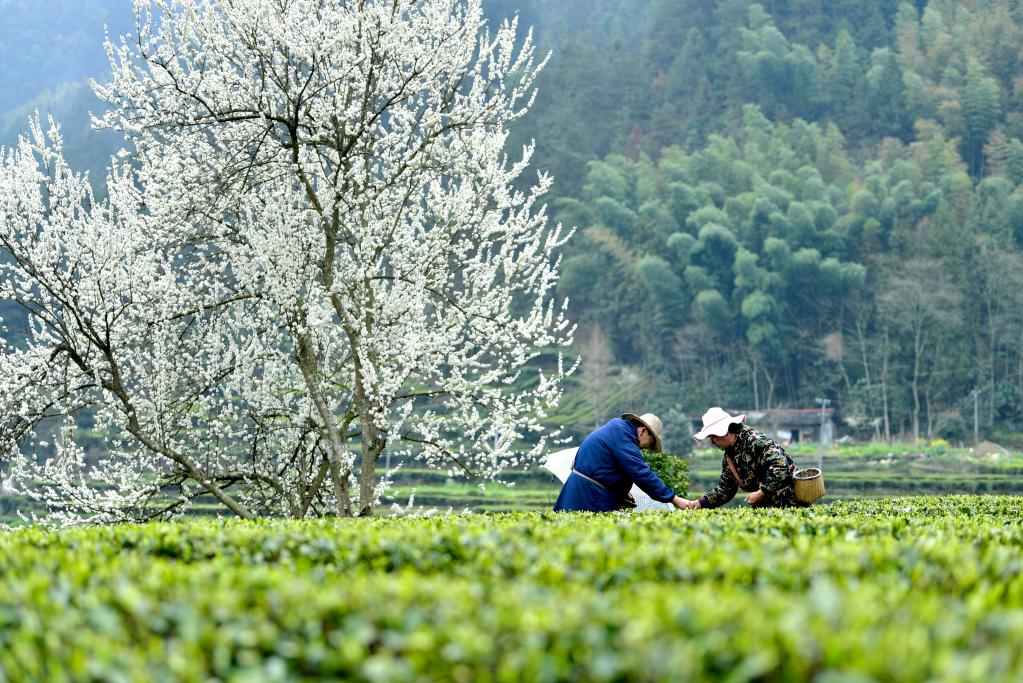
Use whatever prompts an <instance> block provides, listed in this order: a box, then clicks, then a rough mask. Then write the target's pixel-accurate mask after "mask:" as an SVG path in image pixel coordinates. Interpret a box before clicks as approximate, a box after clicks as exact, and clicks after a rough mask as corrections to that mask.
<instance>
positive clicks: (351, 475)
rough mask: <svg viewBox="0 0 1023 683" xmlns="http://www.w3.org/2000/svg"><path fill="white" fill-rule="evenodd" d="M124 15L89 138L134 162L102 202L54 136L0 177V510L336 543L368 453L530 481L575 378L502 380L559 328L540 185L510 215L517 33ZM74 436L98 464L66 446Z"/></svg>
mask: <svg viewBox="0 0 1023 683" xmlns="http://www.w3.org/2000/svg"><path fill="white" fill-rule="evenodd" d="M135 8H136V15H137V19H138V32H137V35H135V36H132V37H130V38H124V39H122V40H121V42H120V43H119V44H113V43H108V45H107V51H108V54H109V57H110V63H111V68H112V80H111V81H110V82H109V83H108V84H94V89H95V91H96V92H97V94H98V95H99V96H100V97H101V99H103V100H104V101H105V102H107V104H108V105H109V110H108V111H107V112H106V113H105V114H104V115H103V116H101V117H99V118H97V119H96V120H95V123H96V124H97V125H99V126H102V127H108V128H112V129H116V130H119V131H122V132H123V133H124V135H125V136H126V139H127V141H128V143H129V144H130V153H128V154H119V155H115V157H114V158H112V159H111V170H110V175H109V179H108V187H109V198H108V199H106V200H104V201H102V202H101V201H97V199H96V197H94V196H93V194H92V191H91V189H90V186H89V183H88V180H87V178H85V177H83V176H81V175H78V174H75V173H74V172H73V171H72V170H71V169H70V168H69V167H68V166H67V164H66V163H65V162H64V160H63V156H62V154H61V140H60V134H59V128H58V127H57V126H56V124H54V123H53V122H52V121H50V122H48V128H47V131H46V132H45V133H44V131H43V126H42V123H41V122H40V121H39V120H38V118H37V119H35V120H33V122H32V124H31V131H30V134H29V135H27V136H26V137H24V138H23V139H22V140H21V141H20V142H19V144H18V145H17V147H16V148H14V149H11V150H7V151H5V152H4V157H3V165H2V171H0V174H2V175H0V243H2V245H3V247H4V248H5V249H6V250H7V251H9V252H10V258H8V259H6V260H4V261H3V263H2V264H0V296H4V297H6V298H8V299H12V300H14V301H17V302H18V303H20V304H21V306H22V307H23V308H24V310H25V311H26V312H27V313H28V315H29V319H30V322H31V325H30V328H29V330H28V331H27V332H26V333H25V334H24V335H23V340H22V341H19V342H18V343H16V344H13V345H11V346H9V347H5V348H4V349H3V353H2V355H0V377H2V379H0V406H2V407H3V408H4V409H5V415H8V416H11V417H9V418H8V419H7V424H6V429H4V430H3V436H4V441H3V444H2V447H3V453H4V456H5V457H6V458H7V459H8V460H9V462H10V473H11V480H12V482H13V484H12V485H14V486H16V487H17V488H18V490H24V491H26V492H28V493H29V495H31V496H33V497H35V498H37V499H39V500H40V501H42V502H43V503H44V504H45V505H46V507H47V509H48V510H49V511H50V517H49V518H50V520H51V521H55V522H58V523H74V522H80V521H95V522H107V521H115V520H121V519H139V518H147V517H151V516H157V515H168V514H176V513H178V512H180V511H181V510H182V509H184V507H185V506H187V504H188V503H189V502H190V501H191V500H192V499H193V498H194V496H196V495H200V494H207V495H212V496H213V497H215V498H216V499H217V500H218V501H219V502H220V503H222V504H223V505H225V506H226V507H227V508H229V509H230V510H231V511H233V512H234V513H235V514H238V515H239V516H242V517H251V516H256V515H262V514H274V515H287V516H294V517H302V516H308V515H315V514H339V515H352V514H368V513H371V512H372V510H373V506H374V505H375V504H376V503H377V501H378V498H379V495H380V493H381V491H382V486H381V482H378V481H377V478H378V477H377V474H376V465H377V462H378V460H379V458H380V456H381V454H382V453H385V452H389V453H392V454H395V455H405V456H410V455H414V456H417V457H420V458H422V459H423V460H424V461H426V462H427V463H429V464H430V465H433V466H437V467H440V468H443V469H449V470H452V471H455V472H459V473H463V474H466V473H472V474H475V475H479V476H481V477H482V478H483V479H494V478H495V477H496V476H497V475H498V473H499V472H500V470H501V469H502V468H504V467H508V466H510V465H518V464H522V463H525V462H528V461H531V460H534V459H535V458H536V457H537V456H538V454H539V453H540V452H541V451H542V449H543V448H544V445H545V438H546V435H545V434H544V430H543V428H542V426H541V424H540V421H539V420H540V419H541V418H542V417H543V416H544V415H545V414H546V411H547V409H548V408H549V407H550V406H551V405H552V404H554V403H556V402H557V400H558V399H559V396H560V388H559V387H560V385H559V381H560V379H561V378H562V377H563V376H564V375H565V374H567V372H569V371H570V369H566V368H565V367H563V365H562V363H561V361H560V357H559V360H558V362H557V367H555V368H549V369H548V370H547V371H546V372H540V373H539V374H538V376H537V377H536V379H535V381H533V382H532V383H526V382H522V381H517V380H521V379H522V378H525V377H526V376H527V375H529V374H530V373H533V374H536V373H537V371H536V370H535V369H534V366H533V365H532V364H531V362H532V361H534V360H535V359H536V358H537V356H538V354H539V353H540V352H541V351H542V350H544V349H554V350H557V349H559V348H562V347H564V346H566V345H567V344H568V343H569V342H570V338H571V333H572V330H571V328H570V326H569V325H568V323H567V320H566V318H565V316H564V310H565V309H564V306H563V303H559V302H557V301H555V299H554V287H555V285H556V283H557V276H558V272H557V271H558V265H559V259H558V257H557V250H558V248H559V247H560V246H561V245H562V244H564V242H565V240H567V239H568V237H569V235H570V231H565V230H562V228H561V226H550V225H549V224H548V220H547V216H546V213H545V212H544V210H543V208H542V207H541V206H540V205H539V199H540V197H542V196H543V195H544V193H546V192H547V191H548V190H549V188H550V186H551V182H552V181H551V178H550V177H548V176H546V175H543V174H541V175H539V176H538V178H537V180H536V183H535V184H534V185H533V186H532V187H529V188H528V189H526V190H522V189H519V188H520V187H522V185H521V181H520V180H519V179H520V177H521V176H522V175H523V173H524V172H525V171H526V169H527V167H528V164H529V162H530V159H531V156H532V153H533V148H532V146H527V147H526V148H524V149H523V150H522V154H521V158H519V159H517V160H509V158H508V157H507V155H506V151H505V148H506V142H507V135H508V126H509V125H510V124H511V123H512V122H514V121H515V120H516V119H518V118H519V117H521V116H522V114H523V113H524V112H525V111H526V109H527V108H528V106H529V104H530V103H531V101H532V98H533V96H534V90H533V81H534V79H535V77H536V75H537V73H538V71H539V69H540V68H541V67H542V65H543V60H541V61H540V62H537V60H536V58H535V54H534V47H533V44H532V40H531V35H530V34H529V33H528V32H527V33H526V34H525V36H524V37H523V36H521V35H520V32H519V30H518V26H517V20H512V21H508V22H505V23H503V24H502V25H501V26H500V27H499V28H498V29H497V30H496V31H495V32H491V31H489V30H488V29H487V27H486V22H485V20H484V16H483V11H482V6H481V0H387V1H386V2H385V1H383V0H376V1H374V0H367V1H365V2H360V3H338V2H333V1H328V0H290V1H289V2H281V1H280V0H233V1H231V2H228V1H221V2H213V1H210V0H153V1H152V2H145V1H143V0H136V2H135ZM5 325H6V323H5ZM6 329H7V328H5V330H6ZM7 331H8V332H10V330H7ZM524 385H525V386H530V387H532V388H529V389H526V390H518V391H515V390H514V387H515V386H524ZM86 409H88V410H86ZM83 411H84V412H83ZM86 414H89V415H93V414H94V415H95V421H96V425H95V430H96V431H97V432H98V433H100V434H102V435H103V437H104V439H105V444H106V450H105V452H104V453H103V455H102V456H101V458H100V459H99V462H98V464H96V465H94V466H89V464H88V463H89V462H91V461H90V459H89V458H88V457H87V454H85V453H84V452H83V451H82V449H81V447H80V445H78V444H76V443H75V442H74V436H75V434H76V432H77V431H78V430H76V428H75V424H74V422H69V420H72V421H73V420H74V419H76V418H75V416H81V415H86ZM50 417H53V418H60V419H61V420H63V422H62V423H61V424H62V427H61V430H60V438H59V440H58V443H57V446H56V447H55V451H54V455H53V457H52V458H50V459H48V460H46V461H45V462H38V461H37V459H36V458H35V457H34V446H35V442H36V440H37V439H38V438H39V437H38V436H37V434H36V431H38V430H37V429H36V427H37V426H38V425H40V424H46V420H47V418H50ZM79 419H80V418H79ZM495 434H496V438H495ZM386 478H387V477H384V479H386Z"/></svg>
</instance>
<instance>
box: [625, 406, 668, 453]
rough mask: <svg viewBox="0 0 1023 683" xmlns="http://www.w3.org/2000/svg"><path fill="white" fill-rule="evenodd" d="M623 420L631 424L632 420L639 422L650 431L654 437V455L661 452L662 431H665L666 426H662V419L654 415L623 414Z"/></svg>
mask: <svg viewBox="0 0 1023 683" xmlns="http://www.w3.org/2000/svg"><path fill="white" fill-rule="evenodd" d="M622 419H623V420H626V421H630V422H631V421H632V420H638V421H639V422H640V423H641V424H642V425H643V426H644V427H646V428H647V429H649V430H650V433H651V434H653V435H654V447H653V448H651V449H650V450H652V451H653V452H654V453H660V452H661V430H663V429H664V425H662V424H661V418H659V417H657V416H656V415H654V414H653V413H643V414H642V415H635V414H633V413H622Z"/></svg>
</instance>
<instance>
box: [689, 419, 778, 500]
mask: <svg viewBox="0 0 1023 683" xmlns="http://www.w3.org/2000/svg"><path fill="white" fill-rule="evenodd" d="M735 437H736V438H735V444H734V445H732V446H731V447H730V448H728V449H726V450H725V453H724V456H722V458H721V479H720V480H719V481H718V485H717V486H716V487H714V490H713V491H711V492H710V493H708V494H706V495H705V496H703V497H702V498H700V506H701V507H705V508H716V507H718V506H720V505H724V504H725V503H727V502H728V501H730V500H731V499H732V498H734V497H735V493H736V491H737V490H738V489H740V488H741V489H742V490H743V491H746V492H747V493H752V492H753V491H756V490H757V489H760V490H762V491H763V492H764V493H765V494H767V496H766V498H764V499H763V502H761V503H760V506H759V507H788V506H791V505H794V504H795V499H794V497H793V489H792V486H793V484H792V473H793V472H794V471H795V465H794V464H793V463H792V459H791V458H790V457H789V456H787V455H786V454H785V449H784V448H782V447H781V446H779V445H778V444H776V443H775V442H774V440H773V439H771V438H770V437H768V436H766V435H765V434H763V433H761V432H758V431H755V430H753V429H751V428H750V427H749V425H743V427H742V431H741V432H739V433H738V434H736V435H735ZM728 458H731V459H732V463H733V464H734V465H735V470H736V472H737V473H738V474H739V479H740V481H736V480H735V476H734V475H733V474H732V470H731V468H730V467H729V466H728Z"/></svg>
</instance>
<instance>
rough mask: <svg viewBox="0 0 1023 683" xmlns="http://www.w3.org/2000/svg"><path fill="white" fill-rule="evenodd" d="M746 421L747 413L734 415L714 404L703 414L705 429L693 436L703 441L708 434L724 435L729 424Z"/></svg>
mask: <svg viewBox="0 0 1023 683" xmlns="http://www.w3.org/2000/svg"><path fill="white" fill-rule="evenodd" d="M745 421H746V415H745V414H743V415H736V416H734V417H733V416H732V415H729V414H728V413H726V412H725V411H724V410H723V409H721V408H720V407H718V406H714V407H713V408H711V409H710V410H708V411H707V412H705V413H704V414H703V429H701V430H700V431H698V432H696V433H695V434H693V438H694V439H696V440H697V441H703V440H704V439H706V438H707V437H708V436H724V435H725V434H727V433H728V425H730V424H735V423H737V422H739V423H741V422H745Z"/></svg>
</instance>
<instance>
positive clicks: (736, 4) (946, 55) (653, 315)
mask: <svg viewBox="0 0 1023 683" xmlns="http://www.w3.org/2000/svg"><path fill="white" fill-rule="evenodd" d="M497 4H504V3H497ZM537 11H538V12H539V15H540V16H543V15H544V12H546V13H548V14H554V15H557V17H558V18H555V19H551V18H549V17H548V18H540V17H537V18H533V19H532V20H533V21H534V22H535V23H538V24H541V25H544V26H554V27H557V26H560V25H564V24H567V23H571V22H572V20H573V19H580V18H581V21H580V22H579V24H578V26H579V30H578V31H577V32H575V33H568V32H561V31H558V30H555V31H554V34H553V35H554V36H556V37H555V38H551V41H552V42H551V44H552V45H555V49H556V54H555V59H554V60H552V64H551V66H550V67H549V69H548V72H547V73H546V74H545V80H544V82H543V83H542V84H541V86H540V87H541V88H542V89H545V90H543V91H542V92H541V98H540V100H539V103H538V105H537V107H536V109H535V110H534V111H533V112H532V113H531V114H530V118H528V119H527V123H528V124H529V125H527V126H526V127H525V129H524V130H523V134H527V133H528V134H531V135H535V136H536V138H537V140H538V146H539V152H538V155H539V156H540V157H541V160H540V163H541V165H545V166H546V167H547V168H549V169H551V170H552V171H553V172H554V173H555V174H556V177H557V179H558V181H559V182H558V184H557V185H556V194H557V196H556V197H552V201H551V203H552V207H553V209H554V211H555V214H556V216H557V217H558V219H559V220H562V221H564V222H565V223H569V224H574V225H578V226H579V229H580V233H581V234H580V235H579V237H578V238H577V239H576V240H575V241H574V243H573V245H572V248H571V253H570V254H569V255H568V258H567V260H566V263H565V268H564V278H563V281H562V283H561V292H562V293H563V294H565V295H566V296H568V297H570V299H571V300H572V308H571V310H572V311H573V313H574V315H575V316H576V319H577V320H578V322H579V323H580V326H581V327H580V333H579V335H578V337H577V338H578V340H579V342H580V349H581V350H582V353H583V356H584V365H583V372H582V379H583V383H584V384H586V385H587V387H588V395H589V396H590V397H591V399H590V402H591V404H593V406H594V407H595V408H596V409H598V410H599V409H600V407H602V406H603V405H604V404H605V403H607V402H606V401H605V400H604V399H603V398H602V397H601V396H600V393H601V390H600V388H601V387H603V386H612V385H614V382H613V378H614V376H615V372H616V370H615V367H616V366H617V365H619V364H629V365H634V366H636V365H638V366H642V368H644V372H643V373H642V374H643V375H644V376H646V377H647V378H649V383H648V384H646V385H645V387H644V389H643V390H641V391H640V392H637V394H636V398H637V399H638V398H640V397H643V396H645V397H646V398H647V400H648V401H649V402H651V403H653V404H654V407H656V408H657V409H660V410H664V411H668V410H670V409H671V408H675V409H676V410H678V411H699V410H701V409H702V408H703V407H705V406H706V405H708V404H710V403H717V402H721V403H723V404H725V405H729V406H733V407H736V408H766V407H779V406H794V407H803V406H813V405H814V400H815V399H816V398H818V397H823V398H828V399H830V400H831V401H832V402H833V403H832V405H837V407H838V410H839V413H840V415H841V416H842V417H843V419H844V422H845V424H844V425H843V430H853V431H855V432H856V433H858V434H859V435H860V436H864V437H866V436H876V437H883V438H894V437H896V436H898V435H903V436H910V437H912V436H919V437H935V436H943V437H946V438H952V439H965V438H967V437H969V436H970V435H971V434H970V432H971V431H972V421H973V392H975V391H976V392H978V394H977V398H978V406H979V411H978V413H979V415H978V416H979V420H980V423H981V427H982V429H983V430H984V431H988V430H990V429H992V428H1004V429H1012V428H1018V427H1019V426H1020V421H1021V420H1023V415H1021V413H1020V396H1021V393H1023V288H1021V285H1023V275H1021V271H1023V268H1021V266H1023V255H1021V252H1020V245H1021V244H1023V191H1021V190H1020V181H1021V180H1023V142H1021V137H1023V63H1021V59H1023V57H1021V45H1023V41H1021V37H1023V10H1021V9H1020V8H1019V6H1018V5H1017V4H1016V3H1012V2H1008V1H1007V0H1001V1H994V2H945V1H933V2H930V3H922V2H920V3H916V4H912V3H902V4H897V5H896V4H894V3H880V2H835V3H820V2H795V1H793V2H773V3H770V2H769V3H760V4H757V3H753V2H747V1H743V0H730V1H725V2H720V3H703V2H684V1H678V0H664V1H658V0H652V1H649V2H639V1H635V2H617V3H596V4H592V3H591V11H590V12H588V13H583V12H582V10H581V9H580V8H578V7H573V6H572V3H558V4H557V7H556V8H555V3H549V4H544V5H542V6H540V5H538V8H537ZM587 366H589V367H588V368H587ZM611 403H614V401H611Z"/></svg>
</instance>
